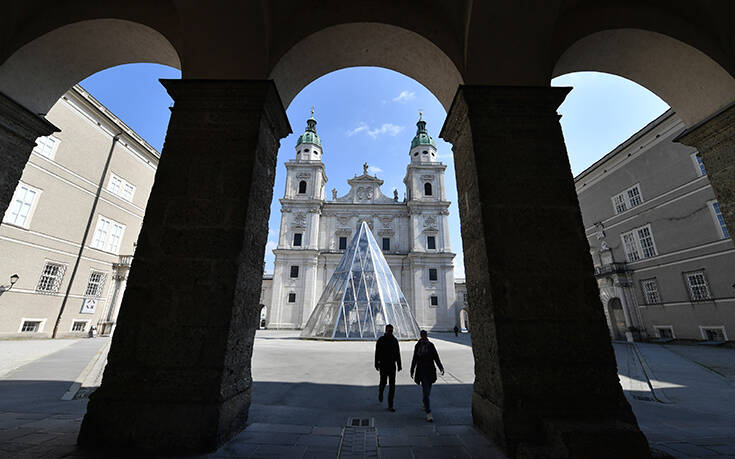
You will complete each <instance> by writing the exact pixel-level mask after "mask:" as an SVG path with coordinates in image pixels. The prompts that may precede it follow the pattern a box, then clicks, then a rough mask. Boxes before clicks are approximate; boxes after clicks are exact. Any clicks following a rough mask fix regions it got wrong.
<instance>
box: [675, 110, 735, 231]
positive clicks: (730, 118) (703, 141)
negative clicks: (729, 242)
mask: <svg viewBox="0 0 735 459" xmlns="http://www.w3.org/2000/svg"><path fill="white" fill-rule="evenodd" d="M675 140H676V141H678V142H680V143H683V144H684V145H689V146H690V147H694V148H696V149H697V151H698V152H699V154H700V155H701V156H702V162H703V163H704V168H705V169H706V170H707V177H708V178H709V181H710V183H711V184H712V188H713V189H714V190H715V196H717V202H718V203H719V204H720V211H721V212H722V216H723V217H724V218H725V223H727V229H728V230H730V233H731V234H732V233H733V231H735V103H733V104H730V105H729V106H727V107H726V108H724V109H723V110H720V111H719V112H717V113H715V114H714V115H713V116H711V117H709V118H707V119H706V120H704V121H702V122H700V123H699V124H697V125H695V126H692V127H691V128H689V129H687V130H686V131H684V132H683V133H682V134H680V135H679V136H678V137H677V138H676V139H675Z"/></svg>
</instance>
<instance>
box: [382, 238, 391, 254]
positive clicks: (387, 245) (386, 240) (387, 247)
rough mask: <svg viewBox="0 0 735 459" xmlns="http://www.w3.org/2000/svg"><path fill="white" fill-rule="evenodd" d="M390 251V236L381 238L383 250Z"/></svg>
mask: <svg viewBox="0 0 735 459" xmlns="http://www.w3.org/2000/svg"><path fill="white" fill-rule="evenodd" d="M388 251H390V238H389V237H384V238H383V252H388Z"/></svg>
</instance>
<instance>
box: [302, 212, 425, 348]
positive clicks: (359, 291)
mask: <svg viewBox="0 0 735 459" xmlns="http://www.w3.org/2000/svg"><path fill="white" fill-rule="evenodd" d="M386 324H391V325H393V335H394V336H395V337H396V338H398V339H418V337H419V327H418V324H417V323H416V320H415V319H414V318H413V315H412V314H411V310H410V308H409V307H408V302H407V301H406V297H404V296H403V292H401V288H400V287H399V286H398V282H396V278H395V277H393V273H392V272H391V270H390V267H389V266H388V262H386V261H385V257H384V256H383V252H382V251H381V250H380V248H379V246H378V243H377V242H376V241H375V237H373V233H372V232H371V231H370V227H369V226H368V225H367V223H365V222H362V224H361V225H360V229H359V230H358V231H357V234H355V236H354V237H353V238H352V242H350V245H349V246H348V247H347V250H345V254H344V255H343V256H342V259H341V260H340V262H339V264H338V265H337V269H336V270H335V271H334V274H332V278H331V279H329V283H328V284H327V287H326V288H325V289H324V292H323V293H322V296H321V298H319V302H318V303H317V305H316V307H315V308H314V312H312V313H311V316H310V317H309V320H308V321H307V322H306V326H305V327H304V330H303V331H302V332H301V337H302V338H315V339H333V340H351V339H354V340H372V339H378V338H379V337H381V336H383V332H384V330H385V326H386Z"/></svg>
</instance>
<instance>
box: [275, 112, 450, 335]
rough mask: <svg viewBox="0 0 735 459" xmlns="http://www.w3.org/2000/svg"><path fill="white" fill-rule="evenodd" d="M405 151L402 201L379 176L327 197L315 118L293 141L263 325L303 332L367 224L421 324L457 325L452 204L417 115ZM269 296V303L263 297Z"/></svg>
mask: <svg viewBox="0 0 735 459" xmlns="http://www.w3.org/2000/svg"><path fill="white" fill-rule="evenodd" d="M417 127H418V129H417V132H416V136H415V137H414V138H413V141H412V142H411V148H410V150H409V155H410V162H409V164H408V166H407V167H406V176H405V178H404V179H403V182H404V184H405V186H406V195H405V196H406V198H405V199H404V200H403V201H399V199H398V192H397V190H394V192H393V197H390V196H386V195H384V194H383V192H382V190H381V185H382V184H383V181H382V180H380V179H379V178H378V177H376V176H372V175H370V174H368V165H367V164H364V165H363V172H362V174H361V175H359V176H358V175H355V177H353V178H352V179H350V180H348V181H347V183H348V184H349V185H350V191H349V192H348V193H347V194H346V195H344V196H337V191H336V190H332V193H331V196H330V198H329V199H327V197H326V195H325V186H326V183H327V175H326V171H325V168H324V163H323V162H322V154H323V152H322V145H321V140H320V138H319V136H318V135H317V133H316V120H315V119H314V118H313V117H312V118H310V119H309V120H308V121H307V127H306V131H305V132H304V134H302V135H301V136H300V137H299V139H298V141H297V143H296V156H295V158H294V159H291V160H290V161H288V162H287V163H286V174H287V176H286V190H285V193H284V196H283V198H282V199H281V200H280V202H281V225H280V232H279V239H278V246H277V248H276V249H275V250H274V251H273V253H274V254H275V264H274V272H273V280H272V290H271V292H272V293H271V297H270V299H268V298H264V299H263V302H264V304H265V305H266V306H267V317H266V323H267V327H268V328H275V329H301V328H303V326H304V325H305V324H306V321H307V320H308V319H309V316H310V315H311V312H312V311H313V310H314V307H315V306H316V304H317V302H318V301H319V297H320V295H321V293H322V290H323V289H324V287H325V286H326V284H327V282H329V279H330V278H331V276H332V273H333V272H334V270H335V268H336V267H337V264H338V263H339V260H340V259H341V258H342V255H343V253H344V251H345V249H346V247H347V244H348V243H349V241H350V240H351V238H352V236H353V235H354V234H355V232H356V231H357V230H358V228H359V226H360V223H361V222H363V221H365V222H367V224H368V226H369V227H370V229H371V230H372V232H373V234H374V236H375V238H376V239H377V241H378V243H379V244H380V245H381V247H382V249H383V254H384V256H385V258H386V260H387V262H388V265H389V266H390V268H391V270H392V272H393V275H394V276H395V278H396V280H397V281H398V283H399V285H400V287H401V289H402V290H403V293H404V295H405V296H406V299H407V300H408V302H409V305H410V307H411V311H412V313H413V314H414V317H415V318H416V321H417V322H418V324H419V326H420V327H421V328H423V329H428V330H437V331H439V330H451V329H452V328H453V327H454V326H455V325H457V323H458V319H459V310H460V309H461V306H462V305H459V304H458V303H457V300H456V295H455V286H454V263H453V260H454V256H455V254H454V253H453V252H452V251H451V248H450V245H449V223H448V216H449V210H448V209H449V205H450V202H449V201H447V199H446V189H445V182H444V173H445V171H446V165H444V164H442V163H441V162H439V161H438V160H437V150H436V145H435V144H434V140H433V139H432V138H431V136H429V134H428V132H427V131H426V122H425V121H424V120H423V119H421V118H420V119H419V121H418V123H417ZM268 300H270V301H268Z"/></svg>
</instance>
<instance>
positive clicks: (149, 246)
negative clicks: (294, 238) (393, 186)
mask: <svg viewBox="0 0 735 459" xmlns="http://www.w3.org/2000/svg"><path fill="white" fill-rule="evenodd" d="M162 83H163V85H164V86H165V87H166V90H167V91H168V92H169V94H170V95H171V97H172V98H173V99H174V101H175V104H174V107H173V108H172V109H171V120H170V122H169V128H168V132H167V134H166V142H165V145H164V147H163V153H162V155H161V161H160V164H159V166H158V170H157V172H156V180H155V183H154V185H153V189H152V191H151V196H150V199H149V201H148V207H147V209H146V214H145V218H144V220H143V227H142V229H141V232H140V236H139V238H138V247H137V250H136V253H135V259H134V261H133V264H132V267H131V270H130V276H129V279H128V285H127V289H126V291H125V295H124V298H123V302H122V306H121V307H120V313H119V315H118V320H117V327H116V330H115V334H114V337H113V340H112V347H111V349H110V354H109V357H108V364H107V367H106V369H105V374H104V379H103V382H102V386H101V387H100V388H99V389H98V390H97V391H96V392H95V393H94V394H93V395H92V396H91V397H90V400H89V404H88V405H87V414H86V415H85V417H84V421H83V423H82V428H81V432H80V433H79V440H78V441H79V444H81V445H83V446H99V447H104V448H112V449H118V448H121V447H131V448H136V449H144V450H151V451H165V452H166V453H167V454H172V453H174V452H179V451H180V452H188V451H200V452H205V451H213V450H215V449H216V448H217V447H218V446H219V445H221V444H223V443H224V442H225V441H227V440H228V439H229V438H231V437H232V436H233V435H235V434H237V433H238V432H240V431H241V430H242V429H243V428H244V427H245V425H246V420H247V415H248V408H249V406H250V396H251V386H252V379H251V374H250V357H251V355H252V345H253V338H254V333H255V330H256V328H257V326H258V319H259V315H260V307H259V299H260V289H261V283H262V274H263V254H264V250H265V243H266V239H267V235H268V215H269V212H270V203H271V197H272V194H273V179H274V176H275V167H276V152H277V150H278V146H279V139H280V138H282V137H283V136H285V135H287V134H288V133H289V132H290V127H289V124H288V120H287V118H286V114H285V111H284V109H283V106H282V104H281V101H280V98H279V96H278V93H277V91H276V88H275V85H274V84H273V82H271V81H260V80H254V81H246V80H229V81H228V80H162Z"/></svg>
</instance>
